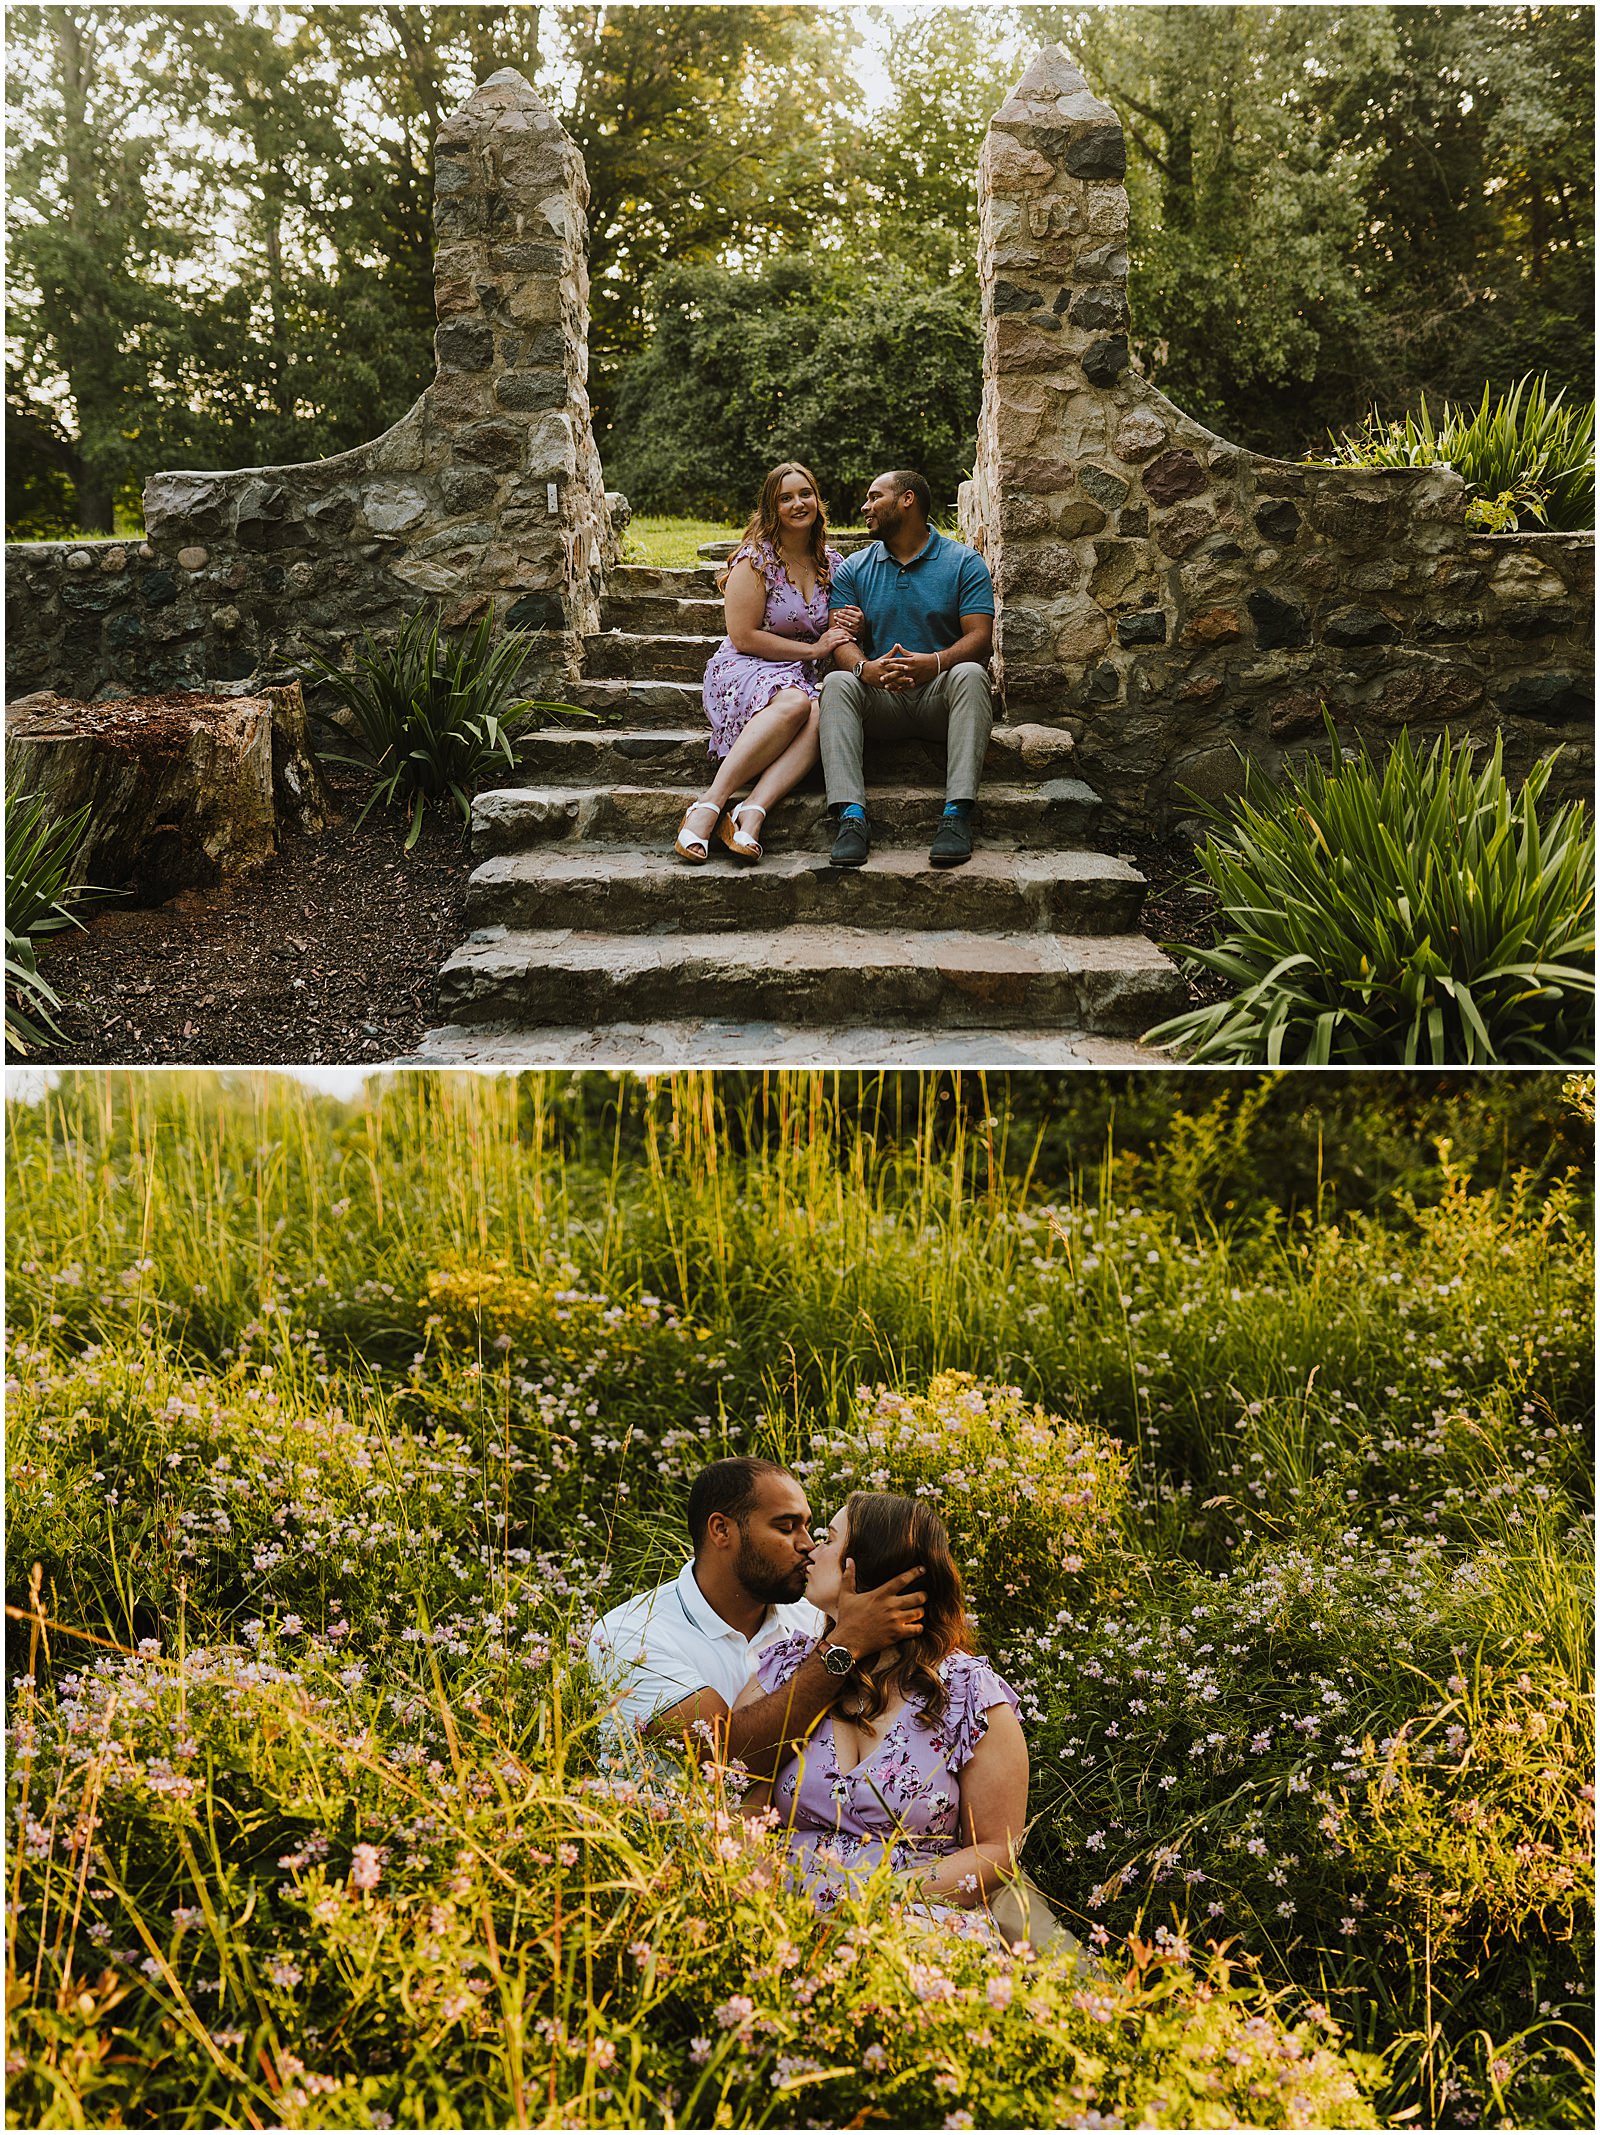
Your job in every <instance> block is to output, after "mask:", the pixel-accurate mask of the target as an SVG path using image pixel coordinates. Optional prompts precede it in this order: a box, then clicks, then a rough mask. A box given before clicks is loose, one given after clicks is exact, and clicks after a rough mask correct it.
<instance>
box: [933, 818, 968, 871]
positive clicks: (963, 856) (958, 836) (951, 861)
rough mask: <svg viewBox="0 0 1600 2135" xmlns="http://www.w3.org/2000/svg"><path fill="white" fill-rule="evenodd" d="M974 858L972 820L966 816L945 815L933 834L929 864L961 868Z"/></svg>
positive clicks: (940, 819)
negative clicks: (965, 861)
mask: <svg viewBox="0 0 1600 2135" xmlns="http://www.w3.org/2000/svg"><path fill="white" fill-rule="evenodd" d="M971 858H972V818H971V817H970V816H964V815H944V816H941V817H940V818H939V827H938V829H937V830H936V831H935V832H934V834H933V843H932V845H931V846H930V847H929V848H928V864H929V865H930V866H931V867H959V866H960V865H961V863H962V861H963V860H970V859H971Z"/></svg>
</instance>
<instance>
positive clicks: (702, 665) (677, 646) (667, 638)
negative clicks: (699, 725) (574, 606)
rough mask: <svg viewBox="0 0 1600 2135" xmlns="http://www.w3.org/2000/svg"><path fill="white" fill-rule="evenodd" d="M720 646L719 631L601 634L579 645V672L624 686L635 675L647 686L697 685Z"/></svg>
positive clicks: (629, 631)
mask: <svg viewBox="0 0 1600 2135" xmlns="http://www.w3.org/2000/svg"><path fill="white" fill-rule="evenodd" d="M721 642H722V632H721V631H720V630H718V631H717V632H716V634H715V636H713V637H684V636H681V635H675V634H672V633H669V632H666V631H662V632H660V633H653V632H652V633H649V634H640V633H638V632H636V631H632V630H602V631H600V632H599V633H598V634H597V635H596V636H594V637H587V638H585V639H584V641H583V671H584V673H585V675H587V676H589V677H590V678H591V679H592V680H594V681H596V682H601V681H623V682H628V681H632V680H633V678H634V677H635V676H636V675H637V676H641V677H643V679H644V680H646V681H649V682H698V681H699V680H700V678H701V676H702V675H703V674H704V673H705V671H706V662H707V661H708V660H709V659H710V657H711V655H712V654H713V653H714V652H715V651H716V649H717V647H718V646H719V645H720V644H721Z"/></svg>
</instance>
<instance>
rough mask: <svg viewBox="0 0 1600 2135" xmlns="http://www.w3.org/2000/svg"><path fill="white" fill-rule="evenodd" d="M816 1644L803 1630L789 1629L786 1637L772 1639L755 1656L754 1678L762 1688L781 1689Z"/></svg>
mask: <svg viewBox="0 0 1600 2135" xmlns="http://www.w3.org/2000/svg"><path fill="white" fill-rule="evenodd" d="M815 1644H816V1640H815V1639H814V1638H807V1636H806V1634H805V1633H804V1631H791V1632H790V1634H789V1636H788V1637H787V1638H777V1639H774V1640H773V1642H772V1644H771V1645H770V1646H767V1647H766V1648H765V1649H764V1650H763V1651H762V1652H761V1653H760V1654H758V1655H757V1657H756V1679H757V1681H758V1682H759V1683H760V1685H761V1687H762V1689H763V1690H781V1689H782V1688H783V1686H784V1684H785V1683H787V1682H788V1680H789V1678H790V1676H792V1675H793V1674H794V1672H795V1670H796V1669H797V1668H798V1667H799V1666H800V1664H801V1662H802V1661H803V1660H804V1659H805V1657H806V1655H807V1654H808V1653H809V1652H810V1651H811V1649H812V1647H813V1646H814V1645H815Z"/></svg>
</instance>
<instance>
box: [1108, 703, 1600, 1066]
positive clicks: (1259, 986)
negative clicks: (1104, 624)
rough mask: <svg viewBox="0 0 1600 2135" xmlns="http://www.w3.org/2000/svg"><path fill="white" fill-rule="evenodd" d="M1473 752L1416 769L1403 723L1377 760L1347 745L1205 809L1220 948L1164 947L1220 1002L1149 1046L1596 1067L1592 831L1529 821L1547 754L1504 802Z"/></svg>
mask: <svg viewBox="0 0 1600 2135" xmlns="http://www.w3.org/2000/svg"><path fill="white" fill-rule="evenodd" d="M1329 733H1330V739H1331V740H1332V741H1333V744H1334V747H1335V748H1337V746H1338V744H1337V738H1336V737H1335V736H1334V735H1333V730H1332V727H1331V724H1330V729H1329ZM1473 748H1474V745H1473V743H1472V742H1471V741H1470V740H1465V741H1462V742H1460V743H1459V744H1457V745H1456V746H1454V747H1452V745H1451V741H1450V737H1449V735H1448V734H1446V735H1444V736H1443V737H1442V738H1441V739H1439V740H1438V741H1436V742H1435V743H1434V744H1433V746H1432V748H1431V749H1430V750H1429V751H1428V753H1427V755H1426V756H1419V755H1418V754H1417V752H1416V750H1415V748H1414V747H1413V745H1412V741H1411V737H1410V734H1409V733H1408V732H1406V731H1404V730H1403V731H1402V732H1401V734H1400V736H1399V738H1398V740H1397V741H1396V742H1395V744H1394V746H1393V747H1392V748H1391V750H1390V751H1389V754H1388V756H1387V758H1386V759H1385V761H1384V762H1383V764H1382V765H1381V767H1380V766H1379V765H1377V764H1375V763H1374V762H1373V760H1372V758H1371V756H1370V755H1369V754H1368V751H1367V748H1366V744H1365V743H1364V742H1363V743H1362V745H1361V749H1360V754H1359V757H1358V758H1357V759H1356V760H1354V761H1347V762H1342V763H1339V764H1338V765H1337V766H1336V767H1335V768H1334V769H1331V770H1330V769H1329V768H1328V767H1327V766H1326V765H1324V764H1323V763H1321V762H1320V761H1318V760H1317V759H1316V758H1315V757H1310V758H1307V759H1306V760H1304V762H1302V763H1301V764H1299V765H1297V766H1293V767H1291V768H1290V769H1288V770H1287V771H1286V772H1285V774H1284V778H1283V783H1282V785H1281V786H1264V785H1263V784H1262V783H1261V782H1260V781H1258V780H1256V781H1252V780H1251V779H1250V776H1249V772H1248V768H1247V773H1246V786H1245V792H1244V796H1243V798H1242V800H1241V801H1240V802H1239V803H1238V804H1237V814H1236V815H1235V816H1234V817H1232V818H1230V817H1229V815H1228V814H1227V813H1226V811H1225V810H1223V809H1220V808H1217V807H1214V806H1211V805H1209V804H1206V803H1202V804H1201V805H1202V806H1205V807H1206V808H1207V812H1208V814H1209V815H1210V816H1211V818H1212V820H1213V822H1214V823H1215V824H1216V825H1217V826H1218V827H1217V828H1216V829H1215V830H1214V831H1213V832H1212V834H1211V835H1210V836H1209V837H1208V838H1207V840H1206V843H1205V845H1204V846H1203V847H1202V849H1201V851H1200V854H1199V860H1200V865H1201V867H1202V869H1203V870H1204V872H1205V875H1206V877H1207V879H1208V880H1209V882H1210V884H1211V887H1212V889H1213V890H1214V891H1215V893H1216V896H1217V899H1218V902H1219V903H1220V905H1221V908H1222V909H1221V918H1220V921H1219V935H1218V939H1217V942H1216V944H1215V946H1214V947H1212V948H1210V949H1188V950H1184V949H1183V947H1182V945H1181V944H1179V945H1176V947H1177V949H1178V952H1179V953H1180V954H1186V955H1187V956H1189V957H1190V958H1191V959H1192V960H1193V961H1194V962H1196V963H1198V964H1199V965H1201V966H1202V967H1203V968H1204V969H1205V970H1207V971H1212V972H1215V973H1216V974H1217V975H1218V976H1219V977H1221V978H1224V979H1226V980H1228V981H1229V982H1230V984H1231V985H1232V986H1233V987H1234V989H1235V991H1234V994H1233V996H1232V998H1230V999H1228V1000H1225V1001H1220V1002H1213V1003H1211V1004H1210V1005H1209V1006H1206V1007H1203V1008H1193V1009H1189V1010H1187V1011H1186V1012H1185V1013H1184V1014H1183V1015H1180V1016H1175V1017H1173V1018H1172V1019H1171V1021H1169V1022H1166V1023H1163V1024H1161V1025H1160V1026H1159V1028H1157V1029H1156V1030H1153V1031H1151V1032H1150V1033H1149V1042H1150V1043H1152V1044H1156V1045H1166V1046H1170V1047H1172V1048H1173V1049H1174V1050H1182V1051H1183V1052H1184V1053H1185V1054H1186V1056H1187V1057H1188V1058H1189V1059H1190V1060H1192V1061H1196V1062H1202V1061H1204V1062H1222V1063H1226V1064H1228V1065H1232V1066H1240V1065H1252V1064H1260V1065H1270V1066H1274V1067H1276V1066H1279V1065H1285V1066H1288V1065H1294V1064H1309V1065H1313V1066H1326V1065H1329V1064H1333V1065H1357V1064H1361V1063H1369V1062H1384V1061H1388V1062H1400V1061H1403V1062H1404V1063H1405V1064H1406V1065H1408V1066H1411V1065H1415V1064H1418V1063H1421V1064H1424V1065H1427V1066H1434V1067H1438V1066H1445V1065H1455V1064H1459V1065H1466V1066H1478V1065H1486V1064H1498V1063H1508V1064H1509V1063H1517V1064H1524V1063H1531V1062H1553V1063H1557V1064H1559V1063H1561V1062H1568V1063H1570V1062H1575V1061H1579V1060H1589V1059H1592V1058H1593V1056H1594V928H1595V908H1594V898H1595V855H1594V834H1593V830H1592V827H1591V826H1590V824H1589V823H1588V821H1587V820H1586V818H1585V816H1584V812H1583V810H1582V809H1581V808H1580V807H1579V806H1577V805H1576V804H1569V805H1567V806H1563V807H1560V808H1557V809H1555V810H1554V811H1552V812H1545V811H1544V810H1542V808H1541V803H1542V801H1543V798H1544V793H1545V789H1546V787H1547V786H1548V784H1549V781H1550V772H1551V768H1552V765H1553V762H1554V759H1553V758H1543V759H1541V760H1540V761H1539V762H1538V763H1536V764H1535V765H1534V766H1533V768H1532V770H1531V771H1530V772H1529V773H1528V776H1527V779H1526V780H1525V782H1524V783H1523V786H1522V788H1521V790H1520V791H1519V792H1517V793H1515V794H1514V793H1513V792H1512V790H1511V788H1510V786H1509V784H1508V783H1507V781H1506V777H1505V774H1504V771H1503V769H1502V767H1501V742H1500V738H1499V736H1498V735H1497V736H1496V739H1495V744H1494V748H1493V750H1492V751H1491V753H1490V755H1489V757H1488V758H1487V760H1486V761H1485V762H1484V763H1483V764H1482V766H1481V767H1480V768H1478V769H1476V770H1475V769H1474V768H1473V761H1472V758H1473Z"/></svg>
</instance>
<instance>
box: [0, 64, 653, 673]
mask: <svg viewBox="0 0 1600 2135" xmlns="http://www.w3.org/2000/svg"><path fill="white" fill-rule="evenodd" d="M434 161H435V176H434V187H435V192H434V211H433V219H434V235H435V245H436V250H435V260H434V302H435V308H436V311H437V314H438V321H439V323H438V328H437V331H436V333H435V335H434V349H435V356H436V366H437V367H436V372H435V376H434V380H433V383H432V384H431V385H430V386H429V387H428V388H427V390H426V391H425V392H424V393H423V395H422V397H421V399H420V400H418V401H417V402H416V404H415V405H414V406H413V407H412V408H411V409H410V410H409V411H408V412H407V413H406V414H405V415H403V416H402V417H401V419H400V420H399V422H397V423H396V424H395V425H394V426H393V428H392V429H389V430H386V431H385V432H384V433H383V435H382V436H381V437H378V438H375V439H374V440H373V441H372V442H371V443H370V444H365V445H358V446H356V447H355V448H354V450H352V451H349V452H342V453H339V454H336V455H335V456H334V457H333V458H331V459H326V460H318V461H315V462H311V463H308V464H306V465H303V466H294V467H250V468H243V469H240V470H236V471H233V472H229V473H222V474H210V473H172V474H158V475H153V476H152V477H151V478H150V480H149V481H148V482H147V483H146V484H145V497H144V502H145V526H146V538H145V539H144V540H143V541H113V542H95V543H93V544H87V543H84V542H39V543H18V544H13V545H10V546H8V548H7V551H6V592H7V643H6V674H7V685H6V691H7V696H8V697H11V696H16V695H19V694H26V693H27V692H29V691H32V690H36V689H44V688H50V689H56V690H59V691H61V692H63V693H64V694H71V695H76V696H80V697H93V696H94V695H96V694H97V693H100V692H103V691H105V690H106V689H108V688H113V689H134V690H172V689H196V688H200V687H203V686H206V685H209V684H213V683H217V682H228V681H236V682H237V681H243V680H244V679H245V678H247V677H253V678H256V679H257V680H276V679H287V678H288V677H289V676H290V675H291V674H292V673H293V672H294V671H295V669H296V668H297V666H298V664H299V662H300V660H301V659H302V657H303V655H304V653H305V652H306V651H307V650H308V649H313V648H314V649H316V650H317V651H320V652H322V653H324V654H326V655H327V656H328V657H330V658H334V659H337V658H338V655H339V652H340V649H341V648H342V647H345V646H348V645H349V644H350V642H351V641H352V639H354V638H355V637H356V636H357V635H358V633H359V632H360V631H361V630H363V629H370V630H372V631H374V632H375V633H383V632H387V631H390V630H392V629H393V628H394V627H395V626H396V625H397V624H398V623H399V622H400V621H401V620H402V619H403V617H404V616H406V615H407V614H409V613H410V612H411V611H413V610H415V609H417V608H419V607H422V606H425V605H427V604H428V603H430V602H432V601H438V602H439V603H441V604H442V606H443V609H444V614H445V619H446V621H447V622H448V623H451V624H459V623H464V622H468V621H470V620H472V619H474V618H475V617H476V616H478V615H479V614H480V613H481V612H482V610H483V609H484V608H485V607H486V606H492V608H493V609H494V611H495V614H496V616H497V617H498V618H499V619H500V620H501V621H502V622H503V623H504V624H507V625H511V626H517V627H524V628H530V629H533V628H536V629H540V630H543V631H545V632H547V633H549V636H548V637H547V639H546V640H544V641H543V643H542V645H541V648H540V650H541V658H540V660H539V662H538V664H537V666H536V667H535V669H534V670H533V671H532V675H531V677H530V679H543V680H545V681H548V682H551V683H555V684H559V682H560V681H561V680H562V679H563V678H565V677H566V676H569V675H571V674H573V673H575V672H576V669H577V662H578V656H579V647H580V642H581V640H582V638H583V636H584V634H585V633H586V632H589V631H593V630H594V629H596V628H597V627H598V620H599V599H600V589H601V585H602V581H603V577H604V571H605V568H606V565H607V563H608V562H609V561H610V560H611V550H612V536H611V531H610V524H609V519H608V514H607V508H606V500H605V494H604V485H603V482H602V479H601V473H600V460H599V455H598V453H597V452H596V450H595V442H594V433H593V429H592V426H591V423H590V415H589V397H588V389H587V384H586V379H587V371H588V327H589V270H588V257H587V226H586V222H585V210H586V208H587V206H588V199H589V184H588V179H587V177H586V175H585V172H584V167H583V158H582V157H581V155H580V154H579V153H578V149H577V147H576V145H575V144H574V142H573V141H572V140H571V138H570V137H569V136H568V134H567V133H566V131H565V130H564V129H563V127H562V126H561V125H560V123H559V122H558V121H557V120H556V118H555V117H554V116H553V115H552V114H551V113H550V112H549V111H547V110H546V109H545V107H544V105H543V104H542V103H541V102H540V101H539V99H538V97H537V96H535V95H534V93H533V91H532V89H530V88H529V86H528V84H527V83H526V82H525V81H524V80H523V79H522V77H521V75H519V74H517V73H515V72H514V71H513V70H512V69H510V68H504V69H502V70H501V71H500V72H499V73H498V74H494V75H491V76H490V78H489V79H488V80H487V81H486V82H484V83H483V84H482V85H481V86H480V87H479V88H478V89H477V90H476V91H475V92H474V93H473V95H472V96H471V97H469V98H468V100H467V101H466V103H465V104H463V105H462V106H461V108H460V110H459V111H457V112H455V113H454V114H453V115H452V117H450V118H449V119H448V120H447V121H446V122H445V125H444V126H443V128H442V129H441V131H440V134H439V138H438V141H437V142H436V144H435V151H434ZM619 501H620V500H619Z"/></svg>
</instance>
